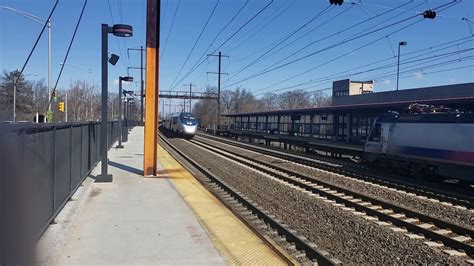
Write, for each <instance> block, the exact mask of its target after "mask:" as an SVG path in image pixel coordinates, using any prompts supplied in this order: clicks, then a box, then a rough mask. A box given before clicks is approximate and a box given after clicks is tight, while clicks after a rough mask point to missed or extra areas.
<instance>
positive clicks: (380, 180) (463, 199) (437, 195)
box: [199, 134, 474, 209]
mask: <svg viewBox="0 0 474 266" xmlns="http://www.w3.org/2000/svg"><path fill="white" fill-rule="evenodd" d="M199 136H200V137H204V138H207V139H211V140H214V141H219V142H222V143H225V144H228V145H232V146H236V147H240V148H245V149H247V150H251V151H254V152H259V153H263V154H266V155H270V156H274V157H277V158H281V159H285V160H288V161H291V162H295V163H298V164H303V165H306V166H312V167H314V168H317V169H321V170H325V171H329V172H333V173H337V174H341V175H344V176H348V177H352V178H356V179H360V180H364V181H368V182H371V183H377V184H380V185H384V186H387V187H392V188H396V189H399V190H404V191H406V192H409V193H414V194H417V195H422V196H426V197H430V198H434V199H437V200H440V201H445V202H450V203H452V204H456V205H461V206H465V207H467V208H469V209H474V202H473V198H472V197H468V196H462V195H457V194H454V193H450V192H446V191H440V190H436V189H433V188H429V187H426V186H420V185H416V184H413V183H409V182H404V181H401V180H394V179H387V178H385V177H381V176H378V175H376V174H370V173H366V172H365V173H361V172H359V171H357V170H356V169H353V170H352V169H351V170H348V169H341V168H339V167H335V166H332V165H330V164H337V162H331V161H327V162H325V161H321V160H320V159H316V158H311V157H307V156H302V155H296V154H290V153H287V152H283V151H276V150H273V149H271V148H270V149H269V148H263V147H259V146H256V145H252V144H247V143H241V142H237V141H233V140H227V139H224V138H220V137H214V136H209V135H204V134H199ZM339 163H340V164H342V163H341V162H339ZM345 164H347V162H345ZM349 167H354V166H349ZM354 168H356V167H354ZM361 169H362V170H363V169H364V168H361ZM366 170H367V169H366Z"/></svg>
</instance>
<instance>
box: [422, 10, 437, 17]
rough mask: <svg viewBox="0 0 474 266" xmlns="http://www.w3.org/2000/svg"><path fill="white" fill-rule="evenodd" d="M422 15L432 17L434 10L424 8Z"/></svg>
mask: <svg viewBox="0 0 474 266" xmlns="http://www.w3.org/2000/svg"><path fill="white" fill-rule="evenodd" d="M423 17H424V18H429V19H434V18H435V17H436V11H433V10H431V9H430V10H426V11H425V12H423Z"/></svg>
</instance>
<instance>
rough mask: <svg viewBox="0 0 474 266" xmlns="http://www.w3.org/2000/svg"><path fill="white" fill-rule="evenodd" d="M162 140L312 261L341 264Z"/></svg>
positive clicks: (164, 140)
mask: <svg viewBox="0 0 474 266" xmlns="http://www.w3.org/2000/svg"><path fill="white" fill-rule="evenodd" d="M159 136H160V138H161V140H163V142H164V143H165V144H166V145H168V146H169V147H170V148H171V149H172V150H173V151H174V152H175V153H177V154H178V155H179V156H181V157H182V158H183V159H185V160H186V161H187V162H188V163H189V164H191V165H192V166H193V167H195V168H196V169H198V170H199V171H200V172H201V173H202V174H204V175H205V176H206V177H207V178H209V179H210V180H211V182H213V183H215V184H217V185H218V186H219V187H220V188H222V189H223V190H224V191H225V192H227V193H228V194H229V195H231V197H233V198H234V199H236V200H237V201H238V202H240V203H241V204H242V205H243V206H244V207H245V208H247V209H248V210H250V211H251V212H252V213H254V214H255V215H257V216H258V218H260V219H261V220H263V221H264V222H265V223H266V224H268V225H269V226H270V227H272V228H273V229H275V230H276V231H277V232H278V234H280V235H282V236H284V237H285V238H286V240H287V241H289V242H292V243H293V244H294V245H295V247H296V248H297V249H298V250H301V251H304V252H305V253H306V256H307V257H308V258H309V259H311V260H317V261H318V264H320V265H336V264H339V262H338V261H336V260H333V259H331V258H329V257H328V256H327V254H326V252H324V251H321V250H318V249H316V248H315V247H313V246H312V245H311V243H309V242H308V241H307V240H305V239H301V238H300V237H299V236H298V235H296V234H295V232H294V231H293V232H292V230H290V229H288V228H286V226H285V224H283V223H282V222H280V221H278V220H276V219H275V218H273V217H271V215H269V214H267V213H265V212H264V211H262V210H261V209H259V207H258V206H257V205H256V204H253V203H251V202H250V200H249V199H248V198H247V197H246V196H244V195H242V194H241V193H239V192H237V191H235V190H234V189H233V188H231V187H230V186H229V185H228V184H226V183H225V182H224V181H222V180H221V179H220V178H219V177H217V176H216V175H214V174H213V173H211V172H210V171H209V170H208V169H207V168H206V167H204V166H202V165H200V164H199V163H198V162H196V161H195V160H193V159H192V158H190V157H189V156H188V155H186V154H184V153H183V152H182V151H180V150H179V149H178V148H176V147H175V146H174V145H173V144H171V143H170V142H169V141H168V140H166V139H165V138H164V137H163V136H162V135H161V134H160V135H159Z"/></svg>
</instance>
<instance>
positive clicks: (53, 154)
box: [51, 126, 56, 213]
mask: <svg viewBox="0 0 474 266" xmlns="http://www.w3.org/2000/svg"><path fill="white" fill-rule="evenodd" d="M55 140H56V126H53V135H52V140H51V186H52V188H51V189H52V192H53V193H52V194H53V196H52V199H51V206H52V207H51V210H52V212H53V213H54V203H55V202H56V189H55V186H56V141H55Z"/></svg>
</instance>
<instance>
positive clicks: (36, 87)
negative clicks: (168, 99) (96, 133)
mask: <svg viewBox="0 0 474 266" xmlns="http://www.w3.org/2000/svg"><path fill="white" fill-rule="evenodd" d="M16 78H18V81H17V86H16V118H17V121H33V119H34V117H35V116H36V113H37V112H38V113H39V114H40V115H44V114H45V113H46V112H47V110H48V104H49V102H50V98H49V96H48V87H47V85H46V82H45V80H44V79H41V80H38V81H33V80H28V79H27V77H25V76H24V75H21V76H20V72H19V71H18V70H14V71H10V72H8V71H3V74H1V75H0V121H11V120H13V91H14V89H13V84H14V81H15V79H16ZM66 94H67V104H66V105H65V108H66V109H67V116H68V117H67V120H68V122H85V121H100V117H101V92H100V90H99V89H98V87H97V85H96V84H90V83H89V82H86V81H84V80H76V81H73V82H71V84H70V85H69V86H67V87H66V88H61V89H57V90H56V101H53V100H51V111H52V117H53V118H52V121H51V122H64V121H65V120H66V112H61V111H60V110H59V103H60V102H66ZM118 100H119V99H118V92H117V93H114V92H109V104H108V113H109V119H112V120H113V119H118V118H119V107H118V104H119V101H118ZM129 106H130V107H129V118H130V119H133V120H138V119H139V118H140V113H139V112H140V107H139V102H138V101H135V102H133V103H130V104H129ZM122 107H123V106H122Z"/></svg>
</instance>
